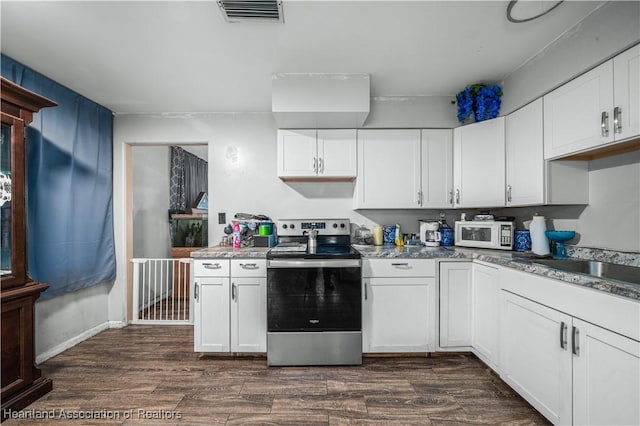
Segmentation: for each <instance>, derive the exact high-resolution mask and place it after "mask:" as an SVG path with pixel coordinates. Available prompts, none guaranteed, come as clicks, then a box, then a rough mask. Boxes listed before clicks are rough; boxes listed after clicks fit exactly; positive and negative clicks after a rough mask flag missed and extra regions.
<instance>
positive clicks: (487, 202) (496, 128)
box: [453, 117, 505, 207]
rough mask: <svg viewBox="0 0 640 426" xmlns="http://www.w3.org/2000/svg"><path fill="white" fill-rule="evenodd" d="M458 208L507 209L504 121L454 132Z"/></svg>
mask: <svg viewBox="0 0 640 426" xmlns="http://www.w3.org/2000/svg"><path fill="white" fill-rule="evenodd" d="M453 176H454V178H453V183H454V200H455V207H500V206H504V205H505V130H504V117H498V118H494V119H492V120H486V121H481V122H479V123H473V124H469V125H466V126H462V127H457V128H455V129H453Z"/></svg>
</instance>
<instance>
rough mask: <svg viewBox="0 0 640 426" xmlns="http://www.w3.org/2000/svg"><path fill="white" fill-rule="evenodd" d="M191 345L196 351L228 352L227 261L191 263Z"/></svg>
mask: <svg viewBox="0 0 640 426" xmlns="http://www.w3.org/2000/svg"><path fill="white" fill-rule="evenodd" d="M193 271H194V278H193V279H194V287H193V288H194V295H193V296H194V304H193V308H194V310H195V312H194V320H193V342H194V350H195V351H196V352H229V351H230V350H231V346H230V345H231V340H230V336H231V328H230V304H229V295H230V278H229V260H227V259H202V260H200V259H198V260H195V261H194V265H193Z"/></svg>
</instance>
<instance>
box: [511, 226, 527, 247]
mask: <svg viewBox="0 0 640 426" xmlns="http://www.w3.org/2000/svg"><path fill="white" fill-rule="evenodd" d="M513 240H514V241H513V249H514V250H515V251H530V250H531V234H530V233H529V230H528V229H516V230H515V232H514V233H513Z"/></svg>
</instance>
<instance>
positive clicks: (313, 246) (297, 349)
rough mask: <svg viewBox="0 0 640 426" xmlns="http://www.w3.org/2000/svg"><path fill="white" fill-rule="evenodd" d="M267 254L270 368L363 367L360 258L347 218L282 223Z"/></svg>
mask: <svg viewBox="0 0 640 426" xmlns="http://www.w3.org/2000/svg"><path fill="white" fill-rule="evenodd" d="M277 233H278V245H277V246H275V247H274V248H272V249H271V250H270V251H269V252H268V253H267V364H268V365H338V364H341V365H357V364H362V298H361V292H362V284H361V282H362V271H361V265H362V261H361V258H360V257H361V256H360V253H358V251H356V250H354V249H353V248H352V247H351V245H350V243H351V238H350V223H349V220H348V219H286V220H284V219H281V220H278V221H277Z"/></svg>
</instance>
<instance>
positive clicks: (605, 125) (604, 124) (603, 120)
mask: <svg viewBox="0 0 640 426" xmlns="http://www.w3.org/2000/svg"><path fill="white" fill-rule="evenodd" d="M600 127H601V131H602V137H604V138H606V137H607V136H609V113H608V112H607V111H602V115H601V117H600Z"/></svg>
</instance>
